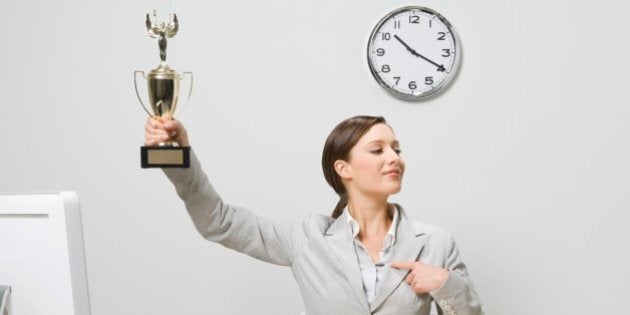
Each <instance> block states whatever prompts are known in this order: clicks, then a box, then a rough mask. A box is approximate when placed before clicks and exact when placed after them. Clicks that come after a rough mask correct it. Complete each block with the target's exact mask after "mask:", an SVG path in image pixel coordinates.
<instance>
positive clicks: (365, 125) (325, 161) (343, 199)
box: [322, 116, 387, 219]
mask: <svg viewBox="0 0 630 315" xmlns="http://www.w3.org/2000/svg"><path fill="white" fill-rule="evenodd" d="M376 124H387V122H386V121H385V118H383V117H381V116H354V117H351V118H348V119H346V120H344V121H342V122H340V123H339V124H338V125H337V126H336V127H335V128H334V129H333V130H332V131H331V132H330V134H329V135H328V138H327V139H326V143H325V144H324V151H323V152H322V169H323V171H324V177H325V178H326V181H327V182H328V184H329V185H330V186H331V187H332V188H333V189H334V190H335V192H336V193H337V194H338V195H339V202H337V206H336V207H335V210H333V213H332V214H331V216H332V217H333V218H335V219H336V218H338V217H339V216H340V215H341V213H343V209H344V208H345V207H346V206H347V205H348V193H347V191H346V187H344V186H343V182H342V181H341V177H340V176H339V174H337V171H335V161H337V160H344V161H347V160H348V159H349V158H350V150H352V148H353V147H354V145H356V144H357V142H359V139H361V137H363V135H364V134H366V133H367V132H368V131H369V130H370V128H372V126H374V125H376Z"/></svg>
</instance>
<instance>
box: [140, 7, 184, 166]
mask: <svg viewBox="0 0 630 315" xmlns="http://www.w3.org/2000/svg"><path fill="white" fill-rule="evenodd" d="M146 27H147V31H148V32H149V35H150V36H151V37H152V38H158V45H159V48H160V59H161V61H160V65H159V66H158V67H157V68H156V69H153V70H150V71H149V72H148V73H147V74H146V75H145V73H144V71H136V72H135V73H134V84H135V88H136V95H137V96H138V100H139V101H140V105H142V107H143V108H144V110H145V111H146V112H147V114H149V115H150V116H153V117H156V118H157V117H161V118H165V119H172V118H173V117H174V115H175V110H176V109H177V104H178V101H179V91H180V81H185V80H184V78H185V77H186V76H188V77H189V78H190V80H189V84H188V86H189V88H188V96H187V99H186V103H188V100H189V99H190V94H191V93H192V83H193V77H192V72H184V73H183V75H180V74H179V73H177V71H175V70H174V69H171V68H170V67H169V66H168V64H166V38H171V37H173V36H175V34H177V31H178V30H179V23H178V21H177V15H175V14H171V15H170V21H169V22H168V23H164V22H162V23H157V22H156V13H155V11H153V17H151V16H150V15H149V14H147V18H146ZM139 74H141V75H142V77H144V79H146V81H147V92H148V96H149V102H148V103H149V105H151V107H150V108H148V107H147V106H146V105H145V102H143V101H142V97H140V92H139V91H138V75H139ZM180 111H181V109H180ZM140 158H141V166H142V167H143V168H150V167H175V168H188V167H190V147H183V146H180V145H179V143H177V142H175V141H166V142H160V143H158V144H157V145H155V146H142V147H141V148H140Z"/></svg>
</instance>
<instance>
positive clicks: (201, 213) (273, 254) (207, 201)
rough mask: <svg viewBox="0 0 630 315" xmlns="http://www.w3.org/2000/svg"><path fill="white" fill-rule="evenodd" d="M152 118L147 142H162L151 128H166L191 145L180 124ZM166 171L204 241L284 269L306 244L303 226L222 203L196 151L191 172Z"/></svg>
mask: <svg viewBox="0 0 630 315" xmlns="http://www.w3.org/2000/svg"><path fill="white" fill-rule="evenodd" d="M151 119H152V118H151ZM151 119H150V120H149V121H148V122H147V126H146V129H147V141H148V139H151V140H154V141H159V137H160V135H159V134H160V132H158V131H154V130H152V129H156V128H163V130H164V133H163V135H166V134H171V135H172V137H177V136H180V137H185V138H182V139H179V140H180V141H182V142H183V143H186V144H188V139H187V134H186V131H185V129H184V127H183V125H182V124H181V123H179V122H177V121H175V120H171V121H169V122H168V123H167V124H166V125H164V123H162V122H160V121H152V120H151ZM173 131H175V135H173V133H172V132H173ZM152 132H153V133H152ZM151 134H156V136H152V135H151ZM174 140H175V141H177V140H178V139H174ZM184 141H185V142H184ZM183 143H182V144H183ZM163 171H164V173H165V174H166V176H167V177H168V178H169V180H170V181H171V182H172V183H173V185H174V186H175V189H176V191H177V194H178V195H179V197H180V198H181V199H182V200H183V201H184V203H185V205H186V209H187V210H188V213H189V215H190V217H191V218H192V220H193V223H194V224H195V227H196V228H197V231H199V233H200V234H201V235H202V236H203V237H204V238H205V239H207V240H209V241H213V242H217V243H219V244H221V245H223V246H225V247H228V248H231V249H234V250H236V251H239V252H242V253H245V254H247V255H249V256H252V257H254V258H257V259H260V260H263V261H266V262H269V263H273V264H277V265H283V266H290V265H291V264H292V263H293V259H294V257H295V255H296V254H297V252H298V251H299V250H300V249H301V247H302V245H303V244H305V242H306V237H305V235H304V229H303V224H302V223H298V222H289V221H280V220H271V219H268V218H264V217H261V216H258V215H255V214H254V213H252V212H251V211H249V210H247V209H244V208H240V207H234V206H231V205H229V204H227V203H225V202H223V200H222V199H221V197H220V196H219V194H218V193H217V192H216V190H215V189H214V187H212V185H211V184H210V181H209V180H208V177H207V175H206V174H205V172H204V171H203V169H202V167H201V164H200V163H199V160H198V159H197V156H196V154H195V152H194V151H192V150H191V156H190V168H189V169H171V168H169V169H166V168H165V169H163Z"/></svg>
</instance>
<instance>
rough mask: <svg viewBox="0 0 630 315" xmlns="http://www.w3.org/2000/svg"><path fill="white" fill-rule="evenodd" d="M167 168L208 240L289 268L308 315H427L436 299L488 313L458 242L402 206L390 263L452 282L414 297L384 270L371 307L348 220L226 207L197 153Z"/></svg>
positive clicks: (400, 278)
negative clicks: (418, 265)
mask: <svg viewBox="0 0 630 315" xmlns="http://www.w3.org/2000/svg"><path fill="white" fill-rule="evenodd" d="M163 170H164V173H165V174H166V175H167V177H168V178H169V179H170V181H171V182H172V183H173V184H174V185H175V189H176V190H177V194H178V195H179V197H180V198H181V199H182V200H183V201H184V203H185V204H186V209H187V210H188V213H189V214H190V217H191V218H192V220H193V222H194V224H195V227H196V228H197V230H198V231H199V233H201V235H202V236H203V237H204V238H205V239H207V240H209V241H213V242H217V243H220V244H221V245H223V246H225V247H228V248H231V249H234V250H236V251H239V252H241V253H245V254H247V255H249V256H252V257H254V258H256V259H260V260H263V261H266V262H269V263H273V264H277V265H282V266H289V267H291V270H292V271H293V275H294V277H295V279H296V280H297V282H298V285H299V287H300V290H301V293H302V298H303V299H304V306H305V308H306V314H308V315H333V314H339V315H354V314H357V315H359V314H361V315H365V314H381V315H385V314H418V315H420V314H422V315H427V314H429V313H430V310H431V303H432V302H433V301H436V302H437V305H438V311H439V313H443V314H450V315H455V314H458V315H477V314H482V313H483V312H482V310H481V303H480V301H479V297H478V296H477V293H476V292H475V289H474V287H473V284H472V282H471V281H470V279H469V278H468V273H467V271H466V266H465V265H464V262H463V261H462V259H461V257H460V255H459V251H458V250H457V247H456V245H455V242H454V240H453V237H452V236H451V235H450V234H449V233H448V232H446V231H444V230H442V229H440V228H437V227H434V226H431V225H428V224H424V223H420V222H418V221H414V220H412V219H411V218H409V217H408V215H407V213H406V212H405V211H404V210H403V209H402V207H400V206H398V209H399V213H400V222H399V225H398V230H397V232H396V233H397V234H396V243H395V245H394V247H393V257H392V260H393V261H421V262H423V263H426V264H430V265H434V266H441V267H444V268H447V269H449V277H448V280H447V281H446V283H445V284H444V286H443V287H442V288H441V289H440V290H438V292H436V293H435V294H434V295H433V296H431V295H429V294H415V293H414V292H413V291H412V290H411V288H410V287H409V285H408V284H407V283H406V282H405V281H404V279H405V277H406V275H407V274H408V272H409V271H408V270H398V269H394V268H391V267H385V269H384V270H385V271H384V275H383V282H381V283H379V286H378V288H377V293H376V297H375V298H374V301H373V302H372V305H369V304H368V302H367V300H366V296H365V293H364V291H363V283H362V280H361V272H360V269H359V265H358V262H357V257H356V253H355V251H354V248H353V243H352V237H351V234H350V228H349V226H348V224H347V221H346V218H345V217H339V218H338V219H336V220H335V219H333V218H331V217H329V216H324V215H318V214H315V215H311V216H310V217H309V218H308V219H306V220H305V221H304V222H300V223H298V222H288V221H281V220H271V219H268V218H264V217H261V216H258V215H256V214H254V213H252V212H251V211H249V210H247V209H244V208H239V207H234V206H231V205H229V204H226V203H224V202H223V200H221V197H220V196H219V195H218V194H217V192H216V191H215V190H214V188H213V187H212V185H211V184H210V182H209V181H208V178H207V176H206V174H205V173H204V172H203V170H202V168H201V165H200V163H199V160H198V159H197V157H196V155H195V154H194V152H192V151H191V167H190V168H189V169H163Z"/></svg>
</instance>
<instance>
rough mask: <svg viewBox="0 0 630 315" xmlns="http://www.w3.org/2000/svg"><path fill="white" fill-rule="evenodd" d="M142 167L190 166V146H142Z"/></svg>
mask: <svg viewBox="0 0 630 315" xmlns="http://www.w3.org/2000/svg"><path fill="white" fill-rule="evenodd" d="M140 157H141V160H142V168H154V167H160V168H189V167H190V147H144V146H143V147H140Z"/></svg>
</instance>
